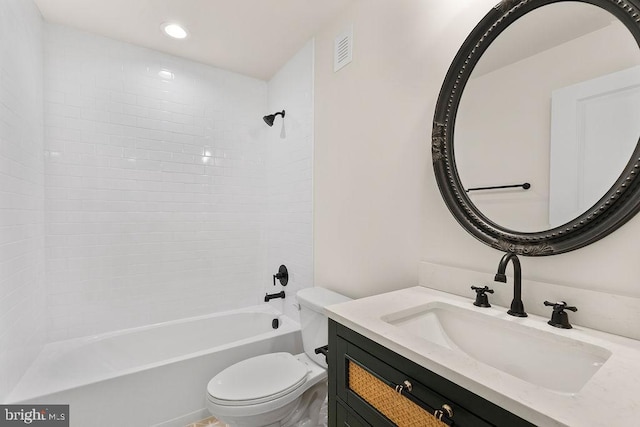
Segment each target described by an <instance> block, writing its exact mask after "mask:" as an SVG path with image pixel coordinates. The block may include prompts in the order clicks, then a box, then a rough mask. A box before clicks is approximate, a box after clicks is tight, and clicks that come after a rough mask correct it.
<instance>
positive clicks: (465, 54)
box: [431, 0, 640, 256]
mask: <svg viewBox="0 0 640 427" xmlns="http://www.w3.org/2000/svg"><path fill="white" fill-rule="evenodd" d="M563 1H573V2H580V3H587V4H592V5H594V6H598V7H601V8H602V9H605V10H607V11H609V12H611V13H612V14H613V15H614V16H616V17H617V18H618V19H619V20H620V21H621V22H622V23H623V24H624V25H625V26H626V27H627V29H629V31H630V32H631V34H632V35H633V37H634V39H635V40H636V42H637V43H638V46H639V48H640V0H503V1H502V2H500V3H499V4H497V5H496V6H495V7H494V8H493V9H491V10H490V11H489V13H487V15H486V16H485V17H484V18H483V19H482V21H480V23H479V24H478V25H477V26H476V27H475V28H474V29H473V31H472V32H471V34H469V36H468V37H467V39H466V40H465V41H464V43H463V44H462V47H461V48H460V50H459V51H458V53H457V54H456V56H455V58H454V60H453V62H452V63H451V66H450V67H449V70H448V71H447V75H446V77H445V80H444V83H443V85H442V89H441V90H440V95H439V97H438V101H437V104H436V110H435V114H434V119H433V133H432V141H431V152H432V160H433V169H434V172H435V175H436V181H437V183H438V187H439V189H440V193H441V194H442V197H443V198H444V201H445V203H446V205H447V207H448V208H449V210H450V211H451V213H452V214H453V216H454V217H455V218H456V220H457V221H458V222H459V223H460V224H461V225H462V226H463V227H464V228H465V229H466V230H467V231H468V232H469V233H471V234H472V235H473V236H474V237H475V238H477V239H478V240H480V241H482V242H483V243H485V244H487V245H489V246H491V247H492V248H495V249H498V250H500V251H504V252H513V253H516V254H518V255H527V256H546V255H556V254H560V253H564V252H569V251H572V250H575V249H579V248H581V247H583V246H586V245H589V244H591V243H593V242H595V241H597V240H600V239H602V238H603V237H605V236H607V235H608V234H610V233H612V232H613V231H615V230H616V229H618V228H619V227H620V226H622V225H623V224H624V223H626V222H627V221H628V220H629V219H631V218H632V217H633V216H634V215H635V214H636V213H637V212H638V211H639V210H640V179H636V178H637V176H638V174H640V142H639V143H638V144H636V148H635V151H634V152H633V155H632V156H631V160H630V161H629V163H627V165H626V167H625V169H624V171H623V172H622V173H621V175H620V177H619V178H618V180H617V181H616V182H615V183H614V185H613V186H612V187H611V188H610V189H609V191H608V192H607V193H606V194H605V195H604V196H603V197H602V198H601V199H600V200H599V201H598V202H597V203H596V204H595V205H594V206H593V207H591V208H590V209H589V210H588V211H587V212H585V213H584V214H582V215H580V216H579V217H577V218H575V219H574V220H573V221H570V222H568V223H566V224H564V225H562V226H560V227H556V228H553V229H550V230H546V231H541V232H533V233H530V232H527V233H524V232H517V231H514V230H510V229H507V228H504V227H502V226H500V225H499V224H496V223H494V222H492V221H491V220H490V219H488V218H487V217H485V216H484V215H483V214H482V212H480V211H479V210H478V208H477V207H476V206H475V205H474V204H473V203H472V202H471V200H470V199H469V197H468V196H467V194H466V193H465V191H464V188H463V186H462V184H461V182H460V177H459V176H458V171H457V169H456V163H455V156H454V140H453V137H454V126H455V121H456V115H457V111H458V106H459V104H460V99H461V96H462V92H463V90H464V87H465V85H466V83H467V81H468V80H469V76H470V74H471V72H472V71H473V69H474V67H475V65H476V64H477V63H478V61H479V59H480V57H481V56H482V54H483V53H484V52H485V51H486V50H487V48H488V47H489V45H490V44H491V42H492V41H493V40H494V39H495V38H496V37H497V36H498V35H499V34H500V33H501V32H502V31H504V30H505V29H506V28H507V27H508V26H509V25H511V24H512V23H513V22H514V21H516V20H517V19H518V18H520V17H521V16H523V15H524V14H526V13H528V12H530V11H532V10H534V9H537V8H539V7H542V6H545V5H548V4H552V3H558V2H563Z"/></svg>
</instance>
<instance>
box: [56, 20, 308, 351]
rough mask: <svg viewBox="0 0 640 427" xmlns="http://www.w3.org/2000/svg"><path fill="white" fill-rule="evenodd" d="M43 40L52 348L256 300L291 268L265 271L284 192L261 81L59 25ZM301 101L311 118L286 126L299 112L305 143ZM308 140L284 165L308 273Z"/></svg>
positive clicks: (283, 256)
mask: <svg viewBox="0 0 640 427" xmlns="http://www.w3.org/2000/svg"><path fill="white" fill-rule="evenodd" d="M46 31H47V37H46V45H45V52H46V54H45V111H46V114H45V141H46V151H45V160H46V169H45V172H46V177H45V186H46V191H45V195H46V227H47V228H46V230H47V234H46V257H47V258H46V259H47V285H48V287H47V298H48V305H49V319H48V320H49V339H50V340H59V339H65V338H71V337H76V336H82V335H87V334H92V333H98V332H103V331H108V330H113V329H121V328H126V327H131V326H137V325H141V324H148V323H155V322H159V321H165V320H170V319H175V318H180V317H185V316H191V315H196V314H202V313H210V312H214V311H218V310H222V309H232V308H236V307H241V306H247V305H252V304H258V303H261V302H262V299H263V297H264V291H265V290H266V291H271V290H270V289H269V287H268V286H269V285H270V283H271V274H272V272H271V270H275V269H277V266H278V265H279V264H278V263H280V262H282V263H286V262H287V258H288V254H287V253H286V252H287V251H286V250H285V251H284V252H283V251H278V254H279V258H278V259H279V260H278V261H275V260H273V262H276V263H277V264H278V265H271V264H273V262H272V263H271V264H269V263H267V260H266V256H267V252H268V250H267V248H268V247H269V238H268V234H272V233H267V231H266V228H267V224H266V223H267V218H273V215H270V214H269V210H270V209H271V207H270V204H269V203H268V195H273V194H275V193H278V191H282V190H275V189H273V188H271V189H270V188H269V186H270V185H271V184H270V183H273V185H280V183H281V179H272V175H269V174H268V173H267V171H268V165H267V157H268V156H267V146H268V144H267V143H266V140H267V138H269V131H271V133H273V130H274V129H269V128H268V127H267V126H266V125H265V124H264V122H263V121H262V119H261V118H262V116H263V115H265V114H267V113H270V112H271V111H270V110H268V107H267V106H268V88H267V84H266V82H264V81H261V80H256V79H252V78H248V77H245V76H241V75H238V74H235V73H230V72H226V71H222V70H219V69H215V68H212V67H209V66H205V65H202V64H198V63H194V62H191V61H187V60H182V59H178V58H175V57H172V56H169V55H165V54H162V53H159V52H156V51H152V50H148V49H144V48H140V47H136V46H133V45H130V44H126V43H121V42H118V41H114V40H110V39H106V38H103V37H99V36H94V35H90V34H87V33H83V32H79V31H76V30H72V29H69V28H66V27H60V26H53V25H48V26H47V27H46ZM311 49H312V48H311ZM311 52H312V50H311ZM311 60H312V55H309V61H311ZM309 67H311V65H310V64H309ZM308 78H309V79H311V75H310V74H309V75H308ZM308 84H309V85H311V81H309V82H308ZM299 97H301V98H302V99H303V102H306V103H307V104H308V107H306V109H305V110H304V113H300V112H296V109H295V108H294V109H293V110H292V111H290V114H291V116H290V119H291V120H295V117H296V114H304V117H303V118H301V119H299V120H297V121H298V122H300V121H302V124H298V126H299V127H302V133H303V134H305V135H309V138H310V135H311V134H312V131H311V129H312V127H311V122H310V120H309V118H308V117H307V116H308V115H309V111H308V110H310V109H311V108H312V107H311V106H312V99H311V98H310V96H309V91H307V92H306V93H304V94H302V95H300V96H299ZM294 98H295V97H294ZM304 100H306V101H304ZM283 108H285V107H283ZM292 123H293V121H292ZM276 127H278V130H279V123H278V124H276V125H275V126H274V128H276ZM304 127H307V128H308V129H307V130H304ZM300 131H301V130H300V129H297V130H296V129H292V132H293V135H295V133H296V132H300ZM278 134H279V131H278ZM284 141H286V140H284ZM284 141H283V144H284ZM294 142H295V141H294ZM310 142H311V141H310V140H309V141H306V143H305V144H304V145H303V146H302V147H303V150H304V151H303V152H302V153H301V152H298V153H296V154H295V155H296V156H297V157H299V158H300V159H298V160H302V161H304V162H305V168H304V170H299V168H298V169H296V168H295V167H292V166H291V165H286V166H287V167H286V170H288V171H289V172H288V173H289V175H291V174H293V177H291V178H290V179H292V180H293V181H299V179H298V178H297V175H300V176H302V177H308V179H305V180H303V182H302V184H299V186H298V188H297V189H296V192H292V191H291V195H288V194H285V199H283V200H282V201H283V202H286V203H289V204H290V205H293V206H295V209H294V212H293V214H292V215H290V216H289V217H288V218H286V219H287V221H291V222H292V223H293V224H294V226H296V223H298V224H299V223H300V222H301V221H300V220H298V219H297V217H300V216H303V217H304V221H303V222H304V223H306V224H307V225H308V227H306V228H305V229H304V231H305V232H307V234H308V236H305V238H304V244H305V246H309V248H306V247H305V248H302V249H303V250H304V253H305V254H307V255H308V257H309V260H308V263H307V264H308V266H309V267H308V268H306V270H310V268H311V267H310V266H311V249H310V248H311V232H312V230H311V224H310V221H309V218H310V215H311V181H310V161H311V160H310V159H311V151H312V145H311V143H310ZM270 144H278V142H277V141H276V142H274V141H272V142H270ZM276 146H277V145H276ZM290 148H291V149H293V150H294V151H295V149H296V147H295V144H294V145H293V146H292V147H290ZM280 149H281V148H280ZM299 150H300V147H298V151H299ZM270 157H271V158H277V159H280V158H282V157H283V155H282V154H279V155H278V154H276V155H270ZM307 164H308V165H309V166H308V167H307V166H306V165H307ZM307 169H309V170H307ZM300 185H302V187H300ZM291 190H293V189H291ZM287 191H290V190H289V189H285V192H287ZM302 193H305V194H302ZM281 199H282V197H281ZM298 199H301V200H298ZM301 205H304V207H303V208H301ZM306 205H308V206H306ZM278 209H279V210H282V207H281V206H280V207H278ZM269 222H270V224H272V223H273V221H269ZM298 227H299V225H298ZM271 228H273V226H271ZM289 251H290V252H291V253H292V254H293V253H296V254H297V253H299V252H300V248H299V247H295V248H293V247H292V248H290V249H289ZM295 271H296V270H295V267H294V270H293V272H295ZM298 271H300V269H298ZM309 273H310V272H306V274H305V275H304V276H301V277H304V278H307V277H309V276H308V274H309ZM294 275H295V273H294ZM310 285H311V283H306V286H310ZM299 287H305V284H303V283H300V284H299Z"/></svg>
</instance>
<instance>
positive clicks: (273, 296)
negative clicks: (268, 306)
mask: <svg viewBox="0 0 640 427" xmlns="http://www.w3.org/2000/svg"><path fill="white" fill-rule="evenodd" d="M276 298H284V291H281V292H278V293H277V294H265V295H264V302H269V300H272V299H276Z"/></svg>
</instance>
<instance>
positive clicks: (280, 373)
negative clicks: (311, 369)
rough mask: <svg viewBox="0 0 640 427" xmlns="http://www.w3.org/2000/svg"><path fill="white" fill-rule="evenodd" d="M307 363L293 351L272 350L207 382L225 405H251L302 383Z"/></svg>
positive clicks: (212, 396) (285, 392)
mask: <svg viewBox="0 0 640 427" xmlns="http://www.w3.org/2000/svg"><path fill="white" fill-rule="evenodd" d="M307 371H308V368H307V365H305V364H304V363H302V362H300V361H299V360H298V359H296V358H295V357H294V356H293V355H291V354H290V353H271V354H264V355H261V356H257V357H252V358H250V359H246V360H243V361H242V362H238V363H236V364H235V365H232V366H229V367H228V368H226V369H224V370H223V371H222V372H220V373H219V374H218V375H216V376H215V377H213V378H212V379H211V381H209V384H208V385H207V391H208V393H209V396H210V398H211V399H212V400H214V401H216V402H218V403H220V404H225V405H250V404H254V403H261V402H266V401H270V400H273V399H276V398H278V397H280V396H284V395H285V394H288V393H290V392H292V391H293V390H295V389H297V388H298V387H300V386H301V385H302V384H303V383H304V381H305V377H306V376H307Z"/></svg>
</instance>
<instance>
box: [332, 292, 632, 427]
mask: <svg viewBox="0 0 640 427" xmlns="http://www.w3.org/2000/svg"><path fill="white" fill-rule="evenodd" d="M433 302H442V303H446V304H450V305H453V306H457V307H462V308H465V309H469V310H471V311H477V312H480V313H483V314H488V315H491V316H492V317H494V318H499V319H502V320H504V321H507V322H517V323H520V324H522V325H524V326H527V327H530V328H534V329H538V330H543V331H545V332H548V333H551V334H556V335H560V336H563V337H567V338H571V339H574V340H577V341H580V342H583V343H588V344H592V345H595V346H599V347H603V348H605V349H607V350H608V351H610V352H611V356H610V357H609V359H608V360H607V361H606V362H605V363H604V364H603V365H602V366H601V367H600V369H599V370H598V371H597V372H596V373H595V375H594V376H593V377H592V378H591V379H590V380H589V381H588V382H587V383H586V384H585V385H584V386H583V387H582V389H580V391H578V392H577V393H563V392H558V391H553V390H550V389H547V388H544V387H541V386H537V385H534V384H531V383H529V382H526V381H524V380H521V379H519V378H516V377H514V376H512V375H509V374H507V373H504V372H502V371H500V370H498V369H496V368H493V367H491V366H489V365H485V364H483V363H481V362H478V361H476V360H474V359H472V358H471V357H469V356H466V355H464V354H460V353H459V352H454V351H452V350H450V349H447V348H444V347H441V346H439V345H436V344H434V343H432V342H430V341H428V340H426V339H424V338H420V337H417V336H416V335H414V334H411V333H409V332H407V331H404V330H402V329H400V328H398V327H396V326H394V325H392V324H390V323H387V322H385V321H384V320H382V318H383V317H385V316H389V315H392V314H394V313H397V312H400V311H405V310H411V309H412V308H416V307H419V306H423V305H425V304H429V303H433ZM326 310H327V314H328V316H329V318H331V319H333V320H335V321H337V322H338V323H341V324H343V325H344V326H346V327H348V328H350V329H352V330H354V331H356V332H358V333H360V334H361V335H364V336H365V337H367V338H369V339H371V340H373V341H375V342H377V343H379V344H381V345H383V346H385V347H387V348H389V349H391V350H393V351H395V352H396V353H398V354H400V355H402V356H404V357H406V358H407V359H409V360H412V361H413V362H415V363H417V364H419V365H421V366H423V367H425V368H427V369H429V370H431V371H432V372H435V373H437V374H438V375H441V376H442V377H444V378H447V379H449V380H451V381H453V382H455V383H456V384H458V385H460V386H462V387H464V388H466V389H468V390H470V391H472V392H473V393H475V394H477V395H479V396H481V397H483V398H485V399H487V400H489V401H491V402H493V403H495V404H497V405H499V406H501V407H503V408H505V409H507V410H508V411H510V412H512V413H514V414H516V415H518V416H520V417H522V418H524V419H526V420H528V421H529V422H531V423H533V424H535V425H537V426H572V427H573V426H575V427H586V426H589V427H595V426H607V427H610V426H623V425H640V341H636V340H632V339H629V338H624V337H620V336H617V335H612V334H607V333H604V332H600V331H596V330H592V329H588V328H584V327H581V326H576V325H574V328H573V329H557V328H553V327H551V326H549V325H548V324H547V321H548V318H543V317H540V316H535V315H530V316H529V317H526V318H517V317H513V316H509V315H508V314H507V313H506V311H507V309H506V308H504V307H500V306H496V305H493V306H492V307H491V308H479V307H475V306H474V305H473V299H471V298H464V297H460V296H457V295H452V294H448V293H445V292H441V291H436V290H433V289H429V288H425V287H420V286H416V287H413V288H407V289H402V290H399V291H394V292H389V293H386V294H380V295H375V296H371V297H368V298H362V299H358V300H354V301H350V302H346V303H342V304H336V305H332V306H329V307H327V309H326ZM550 312H551V311H550ZM597 315H598V313H594V316H597ZM639 326H640V325H639ZM532 357H535V355H534V354H532Z"/></svg>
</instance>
